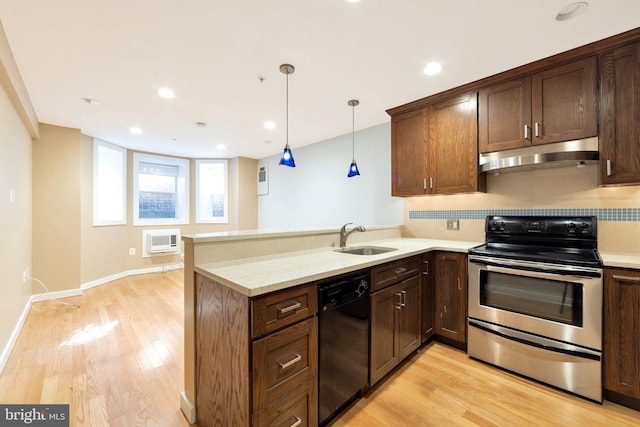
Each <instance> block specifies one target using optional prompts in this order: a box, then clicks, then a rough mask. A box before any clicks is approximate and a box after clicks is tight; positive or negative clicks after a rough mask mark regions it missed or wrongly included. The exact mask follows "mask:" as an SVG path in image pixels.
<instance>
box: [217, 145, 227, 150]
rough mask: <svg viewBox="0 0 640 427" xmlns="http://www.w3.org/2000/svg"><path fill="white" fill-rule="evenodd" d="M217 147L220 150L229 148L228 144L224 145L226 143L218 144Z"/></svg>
mask: <svg viewBox="0 0 640 427" xmlns="http://www.w3.org/2000/svg"><path fill="white" fill-rule="evenodd" d="M216 148H217V149H218V150H226V149H227V146H226V145H224V144H218V145H216Z"/></svg>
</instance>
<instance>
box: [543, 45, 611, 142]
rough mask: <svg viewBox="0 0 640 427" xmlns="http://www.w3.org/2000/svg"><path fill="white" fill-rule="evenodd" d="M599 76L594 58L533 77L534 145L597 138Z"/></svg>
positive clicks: (555, 68)
mask: <svg viewBox="0 0 640 427" xmlns="http://www.w3.org/2000/svg"><path fill="white" fill-rule="evenodd" d="M596 73H597V66H596V57H595V56H592V57H589V58H585V59H582V60H580V61H575V62H572V63H570V64H566V65H561V66H558V67H554V68H551V69H549V70H546V71H542V72H539V73H536V74H534V75H533V77H532V78H531V94H532V95H531V101H532V105H533V106H532V109H531V114H532V123H533V144H534V145H537V144H549V143H551V142H560V141H570V140H574V139H581V138H588V137H591V136H596V135H598V106H597V87H598V82H597V79H596V75H597V74H596Z"/></svg>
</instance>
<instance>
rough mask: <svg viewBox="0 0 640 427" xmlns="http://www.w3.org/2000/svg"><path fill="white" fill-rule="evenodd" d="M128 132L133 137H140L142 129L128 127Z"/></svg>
mask: <svg viewBox="0 0 640 427" xmlns="http://www.w3.org/2000/svg"><path fill="white" fill-rule="evenodd" d="M129 132H131V133H132V134H134V135H142V129H141V128H139V127H135V126H132V127H130V128H129Z"/></svg>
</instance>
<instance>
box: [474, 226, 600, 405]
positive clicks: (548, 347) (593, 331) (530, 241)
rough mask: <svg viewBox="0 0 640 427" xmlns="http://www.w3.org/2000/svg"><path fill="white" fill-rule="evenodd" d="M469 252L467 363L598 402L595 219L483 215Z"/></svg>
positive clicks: (598, 316) (598, 357)
mask: <svg viewBox="0 0 640 427" xmlns="http://www.w3.org/2000/svg"><path fill="white" fill-rule="evenodd" d="M485 233H486V243H485V244H484V245H481V246H478V247H475V248H472V249H471V250H469V313H468V327H469V328H468V343H467V351H468V353H469V355H470V356H471V357H474V358H476V359H479V360H483V361H485V362H488V363H491V364H494V365H496V366H499V367H501V368H504V369H508V370H510V371H513V372H516V373H519V374H522V375H525V376H527V377H530V378H533V379H536V380H538V381H542V382H544V383H547V384H550V385H553V386H556V387H559V388H561V389H564V390H567V391H570V392H572V393H575V394H578V395H580V396H583V397H586V398H588V399H591V400H595V401H598V402H601V401H602V305H603V283H602V260H601V258H600V256H599V254H598V247H597V235H598V233H597V219H596V217H549V216H547V217H530V216H526V217H522V216H517V217H516V216H488V217H487V218H486V222H485Z"/></svg>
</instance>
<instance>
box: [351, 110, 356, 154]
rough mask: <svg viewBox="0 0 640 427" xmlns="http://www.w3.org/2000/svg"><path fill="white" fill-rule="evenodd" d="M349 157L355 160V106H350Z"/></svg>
mask: <svg viewBox="0 0 640 427" xmlns="http://www.w3.org/2000/svg"><path fill="white" fill-rule="evenodd" d="M351 158H352V159H353V161H354V162H355V161H356V106H355V104H354V105H352V106H351Z"/></svg>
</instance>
